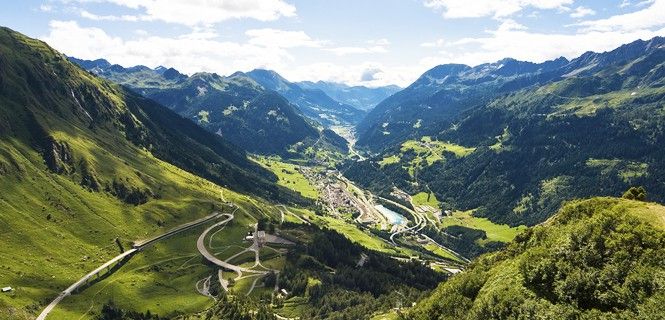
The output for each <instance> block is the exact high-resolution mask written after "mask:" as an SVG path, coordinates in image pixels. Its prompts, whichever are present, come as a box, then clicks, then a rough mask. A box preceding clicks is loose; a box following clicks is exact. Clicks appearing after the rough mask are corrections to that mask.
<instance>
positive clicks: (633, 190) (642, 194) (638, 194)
mask: <svg viewBox="0 0 665 320" xmlns="http://www.w3.org/2000/svg"><path fill="white" fill-rule="evenodd" d="M623 198H624V199H629V200H637V201H646V200H647V191H646V190H645V189H644V187H642V186H638V187H630V189H628V191H626V192H624V194H623Z"/></svg>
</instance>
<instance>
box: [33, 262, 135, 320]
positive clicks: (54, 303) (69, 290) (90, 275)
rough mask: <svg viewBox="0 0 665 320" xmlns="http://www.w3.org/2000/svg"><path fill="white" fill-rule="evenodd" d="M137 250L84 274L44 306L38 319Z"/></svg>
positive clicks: (42, 319)
mask: <svg viewBox="0 0 665 320" xmlns="http://www.w3.org/2000/svg"><path fill="white" fill-rule="evenodd" d="M137 251H138V249H130V250H127V251H125V252H124V253H122V254H121V255H118V256H116V257H115V258H113V259H111V260H109V261H107V262H106V263H104V264H103V265H101V266H100V267H99V268H97V269H95V270H92V271H91V272H90V273H88V274H86V275H85V276H83V278H81V279H80V280H79V281H76V282H75V283H74V284H72V285H71V286H69V287H68V288H67V289H65V291H63V292H61V293H60V294H59V295H58V296H57V297H56V298H55V299H54V300H53V301H51V303H49V305H48V306H46V308H44V311H42V313H41V314H39V317H37V320H44V319H46V316H48V314H49V313H50V312H51V310H53V308H55V306H57V305H58V303H60V301H62V299H64V298H65V297H66V296H68V295H70V294H72V292H74V291H76V289H78V288H79V287H80V286H82V285H83V284H85V283H86V282H88V281H89V280H90V279H92V278H93V277H94V276H95V275H97V274H98V273H99V272H101V271H102V270H104V269H106V268H110V267H111V266H112V265H113V264H115V263H116V262H118V261H120V260H122V259H124V258H126V257H129V256H131V255H133V254H134V253H136V252H137Z"/></svg>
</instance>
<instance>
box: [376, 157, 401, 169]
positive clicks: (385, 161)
mask: <svg viewBox="0 0 665 320" xmlns="http://www.w3.org/2000/svg"><path fill="white" fill-rule="evenodd" d="M399 160H400V159H399V156H398V155H392V156H387V157H384V158H383V159H381V161H379V165H381V167H384V166H387V165H389V164H395V163H399Z"/></svg>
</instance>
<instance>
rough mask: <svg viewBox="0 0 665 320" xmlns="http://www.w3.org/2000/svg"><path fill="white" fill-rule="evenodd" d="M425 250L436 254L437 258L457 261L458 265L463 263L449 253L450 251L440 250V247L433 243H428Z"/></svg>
mask: <svg viewBox="0 0 665 320" xmlns="http://www.w3.org/2000/svg"><path fill="white" fill-rule="evenodd" d="M425 249H427V250H429V251H431V252H432V253H434V254H436V255H437V256H439V257H442V258H446V259H450V260H452V261H457V262H460V263H464V261H462V260H460V259H459V258H458V257H457V256H455V255H454V254H452V253H450V251H448V250H444V249H441V247H439V246H437V245H435V244H433V243H429V244H427V245H425Z"/></svg>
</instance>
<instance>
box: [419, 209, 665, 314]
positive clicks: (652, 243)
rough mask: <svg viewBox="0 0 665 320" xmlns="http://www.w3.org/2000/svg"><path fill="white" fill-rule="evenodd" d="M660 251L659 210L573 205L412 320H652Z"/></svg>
mask: <svg viewBox="0 0 665 320" xmlns="http://www.w3.org/2000/svg"><path fill="white" fill-rule="evenodd" d="M664 243H665V207H663V206H660V205H656V204H652V203H643V202H637V201H630V200H623V199H616V198H594V199H590V200H584V201H577V202H573V203H570V204H568V205H566V206H565V207H564V208H563V209H561V210H560V211H559V213H558V214H556V215H555V216H553V217H552V218H550V219H549V220H548V221H547V222H546V223H544V224H543V225H540V226H536V227H534V228H533V229H531V230H530V231H529V232H526V233H523V234H522V235H520V236H519V237H518V240H516V242H514V243H512V244H511V245H510V246H509V247H508V248H507V249H505V250H502V251H500V252H497V253H492V254H488V255H485V256H482V257H481V258H479V259H478V260H477V261H476V262H474V263H473V264H472V265H471V266H470V267H469V268H468V269H467V270H466V271H465V272H464V273H462V274H460V275H458V276H455V277H454V278H452V279H451V280H449V281H448V282H446V283H444V284H442V285H440V286H439V288H438V289H436V290H435V291H434V293H433V294H432V295H431V296H430V297H429V298H427V299H425V300H423V301H422V302H421V303H420V304H419V305H418V306H417V307H416V308H415V309H414V310H412V312H411V314H410V318H413V319H487V318H502V319H505V318H520V317H522V318H533V317H534V316H536V315H537V316H538V318H540V319H561V318H570V319H576V318H580V317H582V318H589V319H591V318H608V319H610V318H635V317H637V318H641V319H656V318H659V317H661V316H662V309H661V306H662V304H663V303H664V302H665V295H664V294H663V291H662V289H657V288H659V287H660V288H662V283H663V282H662V281H663V273H664V272H665V269H664V268H663V266H664V265H665V260H664V258H663V257H665V255H664V254H665V252H664V250H665V249H663V248H665V247H664V246H663V244H664ZM550 285H551V286H550Z"/></svg>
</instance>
